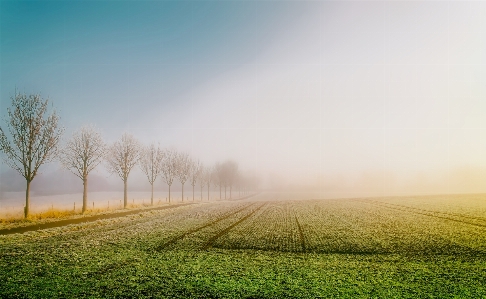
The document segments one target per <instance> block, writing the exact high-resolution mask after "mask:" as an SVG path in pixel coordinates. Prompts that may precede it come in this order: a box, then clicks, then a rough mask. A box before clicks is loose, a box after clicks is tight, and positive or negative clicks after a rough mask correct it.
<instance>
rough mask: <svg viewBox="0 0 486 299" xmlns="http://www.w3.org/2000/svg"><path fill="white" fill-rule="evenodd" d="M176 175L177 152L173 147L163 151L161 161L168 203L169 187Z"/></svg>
mask: <svg viewBox="0 0 486 299" xmlns="http://www.w3.org/2000/svg"><path fill="white" fill-rule="evenodd" d="M176 175H177V152H176V151H175V150H173V149H167V150H165V151H164V159H163V161H162V179H163V180H164V182H165V183H166V184H167V186H169V203H170V187H171V186H172V183H173V182H174V178H175V177H176Z"/></svg>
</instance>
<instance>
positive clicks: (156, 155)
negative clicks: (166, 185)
mask: <svg viewBox="0 0 486 299" xmlns="http://www.w3.org/2000/svg"><path fill="white" fill-rule="evenodd" d="M163 160H164V152H163V151H162V150H161V149H160V146H157V147H155V145H154V144H153V143H152V144H151V145H149V146H147V147H145V148H143V149H142V150H141V153H140V168H141V169H142V171H143V173H145V175H146V176H147V179H148V181H149V183H150V186H151V191H152V193H151V196H150V204H151V205H154V182H155V180H156V179H157V177H158V176H159V174H160V172H162V163H163Z"/></svg>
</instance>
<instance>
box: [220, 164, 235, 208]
mask: <svg viewBox="0 0 486 299" xmlns="http://www.w3.org/2000/svg"><path fill="white" fill-rule="evenodd" d="M223 173H224V184H225V185H224V198H225V199H226V187H227V186H229V187H230V198H231V191H232V189H233V185H234V184H235V183H236V180H237V178H238V164H237V163H236V162H235V161H231V160H228V161H226V162H224V163H223Z"/></svg>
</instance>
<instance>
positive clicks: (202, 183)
mask: <svg viewBox="0 0 486 299" xmlns="http://www.w3.org/2000/svg"><path fill="white" fill-rule="evenodd" d="M199 185H200V187H201V201H202V199H203V188H204V186H206V167H204V165H202V164H201V168H200V169H199Z"/></svg>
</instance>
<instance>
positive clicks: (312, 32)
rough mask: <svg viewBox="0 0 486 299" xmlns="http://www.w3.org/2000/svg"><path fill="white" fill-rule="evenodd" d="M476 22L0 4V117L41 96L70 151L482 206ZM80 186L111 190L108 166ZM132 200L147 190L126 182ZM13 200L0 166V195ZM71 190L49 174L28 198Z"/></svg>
mask: <svg viewBox="0 0 486 299" xmlns="http://www.w3.org/2000/svg"><path fill="white" fill-rule="evenodd" d="M485 13H486V4H485V3H482V2H445V1H435V2H432V1H383V2H376V1H370V2H367V1H351V2H349V1H342V2H341V1H329V2H317V1H282V2H280V1H271V2H267V1H252V2H242V1H236V2H230V1H228V2H214V1H185V2H183V3H179V2H175V1H142V2H132V1H120V2H119V1H95V2H89V3H81V2H69V3H65V2H58V1H37V2H27V1H0V27H1V28H2V30H1V35H0V65H1V73H0V110H1V114H2V117H4V116H5V115H6V109H7V108H8V107H9V106H10V101H11V100H10V98H11V96H12V95H13V94H14V92H15V89H16V88H17V89H18V90H20V91H23V92H24V91H25V92H26V93H37V92H39V93H41V94H42V95H43V96H44V97H49V98H50V100H51V102H52V103H53V105H54V108H55V109H56V110H57V111H58V112H59V114H60V116H61V124H62V125H63V126H64V127H65V129H66V130H65V134H64V139H65V140H66V139H68V138H69V136H70V135H71V133H72V132H73V131H74V130H76V129H77V128H79V127H80V126H82V125H84V124H88V123H92V124H95V125H96V126H97V127H99V128H100V129H101V131H102V134H103V137H104V139H105V140H106V141H107V142H109V143H111V142H113V141H115V140H117V139H118V138H119V137H120V136H121V134H122V133H123V132H130V133H132V134H133V135H134V136H136V137H137V138H138V139H139V140H140V141H141V142H143V143H144V144H148V143H150V142H160V144H161V146H162V147H174V148H177V149H178V150H181V151H186V152H188V153H189V154H190V155H191V157H194V158H197V159H200V160H201V161H202V162H203V163H204V164H207V165H212V164H214V163H215V162H218V161H223V160H225V159H233V160H235V161H237V162H238V164H239V166H240V169H241V170H242V171H245V172H248V173H252V174H256V175H258V176H259V177H260V180H261V189H263V190H278V191H282V192H294V191H309V192H317V193H318V194H320V195H319V196H321V197H323V198H329V197H349V196H351V197H353V196H376V195H399V194H428V193H441V194H448V193H478V192H486V142H485V140H486V139H485V137H486V126H485V124H486V102H485V101H484V96H485V88H486V84H485V83H486V74H485V69H486V68H485V61H486V60H485V55H486V51H485V48H486V44H485V43H486V38H485V28H486V26H484V25H485V24H484V22H485V21H484V18H483V16H484V14H485ZM2 126H4V122H3V124H2ZM90 182H91V184H90V191H94V192H95V191H116V190H120V191H121V188H122V183H121V182H120V181H119V179H118V178H117V177H115V176H113V175H112V176H110V175H109V174H108V173H107V171H106V169H105V167H104V165H100V166H99V167H98V168H97V169H96V171H95V172H93V175H92V177H91V179H90ZM129 186H130V190H133V191H142V190H143V189H144V188H148V187H149V184H147V182H146V179H145V178H144V176H143V174H142V172H141V171H140V170H139V169H135V170H134V172H133V174H132V175H131V178H130V182H129ZM24 188H25V186H24V182H23V178H22V177H21V176H20V175H18V174H15V173H14V172H13V171H12V170H10V169H9V168H8V167H7V166H6V165H5V164H2V165H1V166H0V197H1V198H5V197H6V195H5V194H6V192H21V191H23V190H24ZM154 188H156V190H159V191H162V190H166V188H167V186H166V185H165V184H164V183H163V182H162V181H161V180H158V181H156V183H155V185H154ZM174 188H179V186H178V184H175V185H174ZM81 190H82V185H81V181H79V180H78V179H77V178H76V177H74V175H72V174H70V173H69V172H67V171H64V170H61V167H60V165H57V164H56V163H51V164H48V165H44V166H42V167H41V174H40V175H39V176H38V177H37V178H36V179H35V180H34V181H33V186H32V191H33V192H34V193H37V194H59V193H72V192H81Z"/></svg>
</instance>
